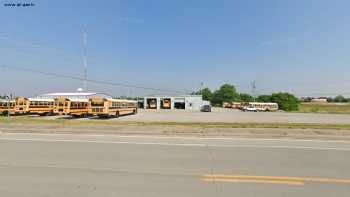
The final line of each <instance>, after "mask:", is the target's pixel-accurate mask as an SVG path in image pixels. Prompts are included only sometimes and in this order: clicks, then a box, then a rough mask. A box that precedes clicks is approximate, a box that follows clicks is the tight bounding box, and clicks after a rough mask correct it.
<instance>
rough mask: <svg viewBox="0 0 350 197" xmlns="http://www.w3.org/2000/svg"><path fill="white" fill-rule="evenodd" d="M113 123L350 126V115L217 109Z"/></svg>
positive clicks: (149, 113)
mask: <svg viewBox="0 0 350 197" xmlns="http://www.w3.org/2000/svg"><path fill="white" fill-rule="evenodd" d="M110 120H112V121H165V122H227V123H231V122H232V123H233V122H234V123H237V122H242V123H244V122H258V123H271V122H272V123H275V122H276V123H328V124H349V123H350V115H345V114H312V113H289V112H242V111H239V110H235V109H217V108H216V109H215V108H214V110H213V112H188V111H178V110H177V111H166V110H162V111H156V110H154V111H152V110H147V111H146V110H139V113H138V114H137V115H132V116H124V117H121V118H114V119H110Z"/></svg>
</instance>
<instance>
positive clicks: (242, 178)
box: [201, 174, 350, 185]
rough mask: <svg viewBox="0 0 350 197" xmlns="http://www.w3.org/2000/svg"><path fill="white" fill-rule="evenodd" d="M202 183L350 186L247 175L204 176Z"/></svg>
mask: <svg viewBox="0 0 350 197" xmlns="http://www.w3.org/2000/svg"><path fill="white" fill-rule="evenodd" d="M201 180H202V181H207V182H209V181H219V182H247V183H253V182H254V183H274V184H289V185H303V184H304V182H316V183H330V184H350V180H349V179H330V178H318V177H288V176H247V175H223V174H214V175H203V176H202V177H201Z"/></svg>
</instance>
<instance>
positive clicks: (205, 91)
mask: <svg viewBox="0 0 350 197" xmlns="http://www.w3.org/2000/svg"><path fill="white" fill-rule="evenodd" d="M201 95H202V98H203V100H205V101H211V99H212V98H213V93H212V92H211V91H210V89H209V88H204V89H203V90H202V91H201Z"/></svg>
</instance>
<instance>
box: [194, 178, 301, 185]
mask: <svg viewBox="0 0 350 197" xmlns="http://www.w3.org/2000/svg"><path fill="white" fill-rule="evenodd" d="M201 180H202V181H206V182H213V181H217V182H230V183H269V184H285V185H304V182H302V181H277V180H276V181H275V180H258V179H220V178H215V179H213V178H202V179H201Z"/></svg>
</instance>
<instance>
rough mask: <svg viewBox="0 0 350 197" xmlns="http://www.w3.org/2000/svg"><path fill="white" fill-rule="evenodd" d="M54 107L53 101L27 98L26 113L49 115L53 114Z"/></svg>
mask: <svg viewBox="0 0 350 197" xmlns="http://www.w3.org/2000/svg"><path fill="white" fill-rule="evenodd" d="M54 107H55V100H54V99H45V98H28V100H27V108H26V112H27V113H30V114H38V115H40V116H44V115H51V114H53V112H54Z"/></svg>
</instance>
